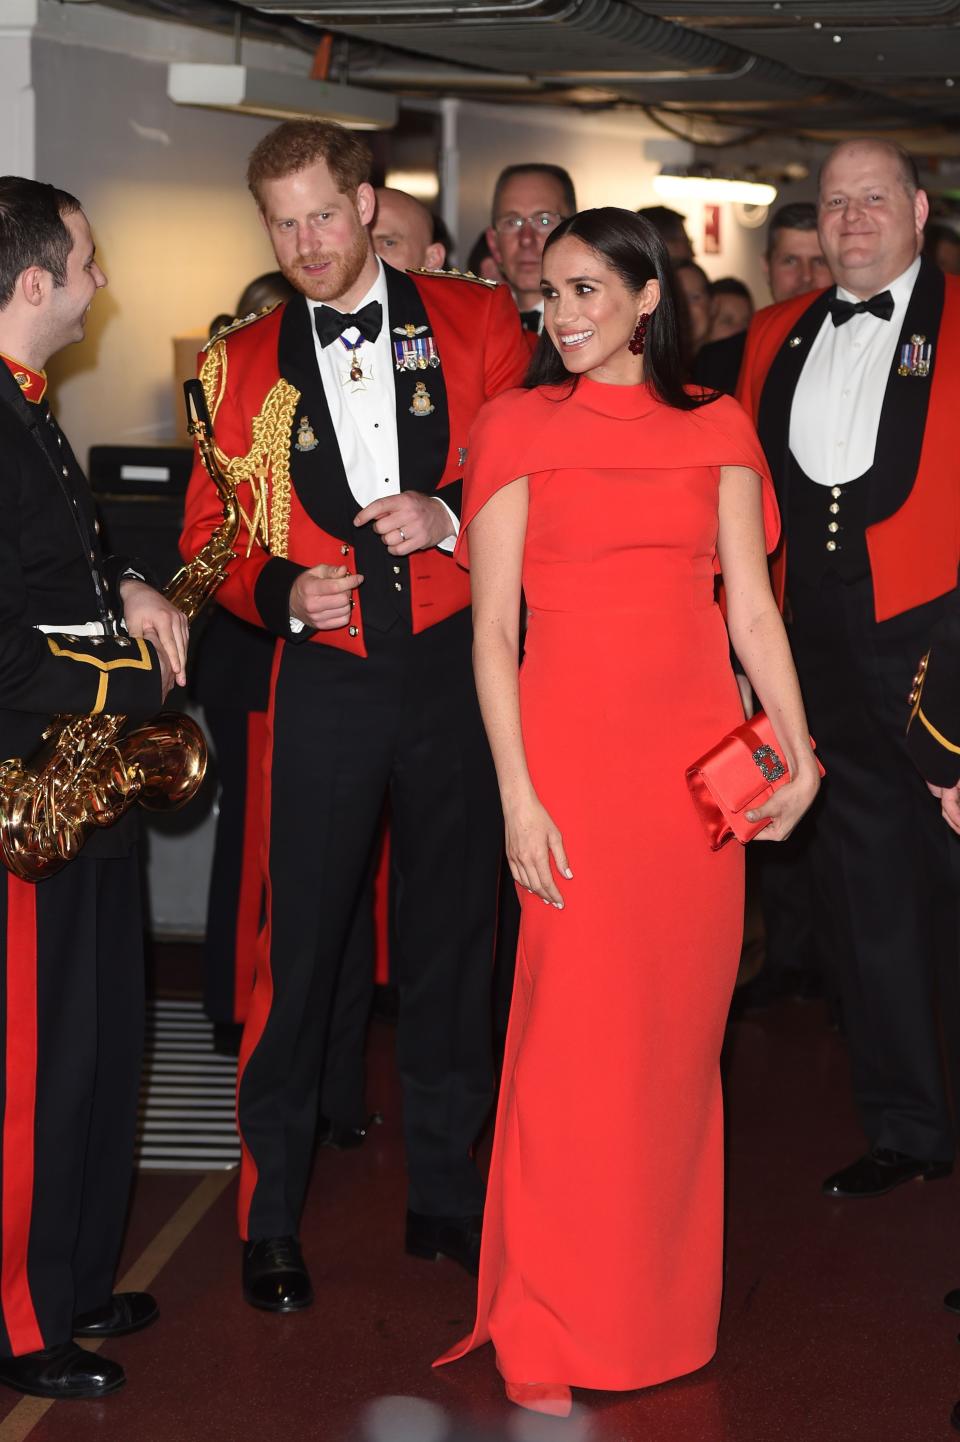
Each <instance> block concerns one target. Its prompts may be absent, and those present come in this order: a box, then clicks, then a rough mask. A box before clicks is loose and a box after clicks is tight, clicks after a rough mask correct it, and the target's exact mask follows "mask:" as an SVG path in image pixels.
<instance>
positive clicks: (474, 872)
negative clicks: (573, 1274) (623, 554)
mask: <svg viewBox="0 0 960 1442" xmlns="http://www.w3.org/2000/svg"><path fill="white" fill-rule="evenodd" d="M388 562H390V563H391V564H390V567H389V579H388V565H387V563H388ZM393 562H394V558H392V557H389V556H388V555H387V553H386V551H385V549H384V547H383V545H382V543H381V542H380V540H379V538H378V537H377V536H375V535H372V534H369V533H361V534H360V537H359V540H358V542H357V568H358V570H359V571H360V572H361V573H362V574H363V575H364V576H365V578H366V579H365V581H364V589H363V596H362V600H361V603H360V604H361V605H362V608H363V625H364V633H365V638H366V648H367V653H368V654H367V655H366V656H365V657H362V656H357V655H355V654H351V653H350V652H346V651H341V650H338V649H335V648H333V647H332V646H328V645H324V644H322V643H311V642H310V641H309V640H307V641H306V642H302V643H297V642H285V643H284V644H283V645H281V646H280V647H279V649H278V653H277V659H276V661H275V666H274V679H273V689H272V698H271V709H270V714H269V721H268V728H269V740H268V745H269V774H268V788H267V794H268V816H267V847H268V851H267V855H268V892H267V925H266V929H265V933H264V945H263V948H262V953H261V960H260V963H259V965H258V971H257V977H256V982H255V986H254V992H253V997H252V999H251V1005H250V1011H249V1015H248V1019H247V1025H246V1029H245V1033H244V1038H243V1044H242V1047H241V1053H240V1079H239V1085H238V1117H239V1125H240V1133H241V1140H242V1143H243V1159H242V1164H241V1184H240V1209H239V1210H240V1227H241V1232H242V1234H243V1235H244V1236H245V1237H247V1238H250V1239H255V1238H258V1237H266V1236H280V1235H287V1234H296V1232H297V1231H298V1227H299V1219H300V1212H301V1208H302V1205H303V1200H304V1197H305V1194H306V1189H307V1183H308V1179H309V1173H310V1166H311V1161H312V1157H313V1147H314V1131H315V1126H316V1117H317V1111H318V1093H319V1087H320V1079H321V1076H322V1074H323V1069H324V1059H325V1050H326V1048H327V1045H328V1040H329V1032H330V1026H331V1017H332V1015H333V1005H334V998H335V995H336V990H337V987H338V985H339V984H340V983H341V979H342V975H343V968H344V967H345V966H347V965H350V964H354V962H352V961H351V957H353V958H354V959H355V957H356V952H355V951H352V950H351V948H350V946H349V945H348V942H349V939H350V935H351V927H352V925H353V921H354V917H355V914H356V908H357V903H358V900H359V898H360V897H361V895H362V894H363V892H364V889H365V887H366V885H367V882H368V878H369V875H370V869H371V866H372V864H373V860H374V855H375V848H376V847H377V845H378V842H379V837H380V826H381V818H382V815H383V810H384V805H385V803H388V804H389V808H390V828H391V844H392V848H393V867H394V877H395V882H396V905H395V918H394V920H395V948H396V949H395V954H392V955H391V968H392V973H393V979H394V981H395V982H396V985H397V988H398V992H399V1024H398V1037H397V1054H398V1063H399V1070H400V1076H401V1083H402V1090H403V1124H404V1138H405V1144H406V1158H407V1171H408V1179H409V1195H408V1204H409V1206H410V1207H411V1208H412V1209H413V1210H414V1211H416V1212H420V1213H423V1214H426V1215H434V1216H468V1215H478V1214H479V1213H480V1212H481V1211H482V1208H483V1185H482V1181H481V1178H480V1175H479V1173H478V1171H477V1168H476V1165H475V1162H474V1159H473V1155H472V1148H473V1144H474V1142H475V1139H476V1137H477V1134H478V1132H479V1131H480V1129H481V1127H482V1125H483V1122H484V1120H485V1118H486V1116H487V1113H488V1111H489V1108H490V1104H491V1100H492V1089H493V1081H492V1062H491V1041H490V985H491V967H492V960H493V946H494V936H495V931H496V911H497V886H498V874H499V866H500V854H501V845H502V841H501V838H502V818H501V813H500V806H499V798H498V792H497V784H496V776H495V773H494V770H493V763H492V760H491V757H490V753H489V748H488V746H487V742H486V737H485V734H484V731H483V725H482V721H481V717H480V710H479V705H478V702H477V697H476V690H475V687H474V681H473V672H472V665H471V641H472V627H471V616H470V612H469V609H464V610H461V611H459V612H456V613H454V614H453V615H451V616H449V617H447V618H446V619H445V620H443V621H441V622H439V623H438V624H436V625H434V626H431V627H428V628H427V629H425V630H423V631H421V632H419V633H417V634H414V632H413V629H412V625H411V620H410V609H409V587H408V585H407V584H406V582H407V580H408V575H409V566H408V563H407V562H406V560H403V561H401V562H400V563H399V566H400V570H399V572H397V573H396V574H399V575H400V576H401V580H400V582H399V583H397V582H396V581H395V580H394V575H395V572H394V569H393V564H392V563H393ZM364 965H366V963H364Z"/></svg>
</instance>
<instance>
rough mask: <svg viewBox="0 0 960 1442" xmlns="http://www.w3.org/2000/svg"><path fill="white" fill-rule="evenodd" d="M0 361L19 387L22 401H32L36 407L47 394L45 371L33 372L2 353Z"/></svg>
mask: <svg viewBox="0 0 960 1442" xmlns="http://www.w3.org/2000/svg"><path fill="white" fill-rule="evenodd" d="M0 360H2V361H3V363H4V365H5V366H6V367H7V370H8V371H9V372H10V374H11V375H12V376H13V378H14V380H15V381H16V383H17V385H18V386H19V387H20V389H21V391H22V392H23V397H24V400H28V401H32V402H33V404H34V405H37V404H38V403H39V402H40V401H42V400H43V398H44V396H45V395H46V393H47V373H46V371H35V370H34V369H33V368H32V367H31V366H28V365H24V364H23V362H22V361H17V360H14V359H13V357H12V356H9V355H4V353H3V351H0Z"/></svg>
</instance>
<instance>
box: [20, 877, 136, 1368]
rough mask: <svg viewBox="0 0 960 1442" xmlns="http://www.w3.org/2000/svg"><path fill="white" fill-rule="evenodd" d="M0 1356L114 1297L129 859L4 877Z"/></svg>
mask: <svg viewBox="0 0 960 1442" xmlns="http://www.w3.org/2000/svg"><path fill="white" fill-rule="evenodd" d="M0 937H2V948H3V956H2V976H3V993H2V998H0V1005H2V1022H0V1048H2V1056H0V1105H2V1115H3V1119H4V1120H3V1131H2V1159H0V1195H2V1203H0V1206H2V1223H0V1248H2V1260H0V1313H2V1326H0V1352H2V1353H3V1354H4V1355H13V1356H21V1355H22V1354H23V1353H25V1352H33V1351H36V1350H38V1349H39V1348H42V1347H47V1346H52V1345H54V1344H56V1343H59V1342H64V1341H67V1340H68V1339H69V1337H70V1335H71V1332H72V1330H73V1318H74V1316H75V1315H77V1314H78V1313H80V1312H86V1311H89V1310H92V1309H93V1308H95V1307H100V1306H102V1305H103V1304H104V1303H105V1302H106V1301H107V1300H108V1299H109V1297H110V1294H111V1291H112V1289H113V1278H114V1272H115V1270H116V1265H117V1258H118V1255H119V1251H120V1242H121V1238H122V1235H123V1226H124V1220H125V1217H126V1212H127V1204H128V1199H129V1187H130V1171H131V1166H132V1161H133V1145H134V1133H135V1129H136V1121H137V1099H138V1093H139V1081H140V1061H141V1054H142V1050H143V1009H144V997H143V990H144V979H143V977H144V965H143V939H142V918H141V910H140V876H139V865H138V862H137V858H136V855H135V853H133V852H129V853H128V854H127V855H126V856H117V857H106V858H94V857H88V856H86V855H82V856H81V857H79V858H78V859H76V860H75V861H72V862H71V863H70V864H69V866H67V867H66V868H65V869H64V870H63V871H61V872H59V873H58V874H57V875H55V876H52V877H50V878H48V879H47V880H45V881H43V882H40V883H37V884H33V883H30V882H25V881H20V880H19V879H18V878H16V877H14V876H11V875H10V874H8V873H6V872H4V873H2V875H0Z"/></svg>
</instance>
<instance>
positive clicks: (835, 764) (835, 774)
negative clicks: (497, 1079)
mask: <svg viewBox="0 0 960 1442" xmlns="http://www.w3.org/2000/svg"><path fill="white" fill-rule="evenodd" d="M870 479H871V478H870V474H869V473H868V474H866V475H864V476H861V477H859V478H857V479H856V480H854V481H851V482H849V483H848V484H846V485H844V486H843V487H842V488H841V489H840V495H839V497H836V498H835V497H833V496H832V495H831V491H830V488H828V487H825V486H822V485H815V484H814V483H813V482H812V481H811V480H810V479H809V478H808V477H807V476H805V475H804V473H803V472H802V470H801V469H800V467H799V465H798V464H797V462H796V460H795V459H794V458H793V457H792V456H791V457H790V459H789V473H788V477H787V480H788V484H787V487H786V497H785V507H784V509H785V521H786V526H787V533H788V536H789V545H788V548H787V597H788V601H789V610H790V614H791V617H792V620H791V625H790V641H791V645H792V648H793V654H794V659H795V661H796V666H797V672H798V675H799V677H800V685H801V688H802V691H803V698H804V702H805V705H806V708H807V717H808V720H809V724H810V729H811V732H812V734H813V735H814V737H815V738H816V741H817V747H818V751H819V754H820V757H821V760H822V761H823V764H824V766H825V767H826V771H827V778H828V779H827V781H826V782H825V784H824V787H823V789H822V792H821V795H820V797H819V798H818V802H817V805H816V807H815V809H814V812H813V814H812V817H811V821H810V822H809V823H808V824H809V825H810V826H811V831H812V836H811V841H812V845H811V847H810V855H811V862H812V866H813V875H814V885H815V894H816V897H817V900H818V902H819V905H818V906H817V908H816V914H815V923H816V927H817V930H818V932H819V933H820V935H819V938H818V939H819V940H820V941H821V947H822V951H823V954H824V957H825V959H826V960H827V962H828V964H829V965H830V966H831V967H832V968H833V970H834V972H835V977H836V982H837V986H838V991H839V999H840V1005H841V1011H842V1019H843V1026H844V1032H845V1036H846V1041H847V1046H848V1050H849V1054H850V1062H851V1071H852V1080H853V1090H854V1097H855V1100H856V1102H857V1106H858V1110H859V1113H860V1118H861V1122H862V1124H863V1127H864V1130H865V1132H866V1135H867V1138H868V1140H869V1142H870V1144H871V1145H872V1146H877V1147H889V1148H891V1149H892V1150H894V1151H898V1152H903V1153H906V1154H907V1155H908V1156H912V1157H917V1158H920V1159H924V1160H939V1161H949V1160H950V1159H951V1158H952V1156H953V1151H954V1124H953V1120H952V1117H951V1111H950V1105H949V1101H948V1093H947V1087H946V1084H945V1078H944V1068H943V1062H942V1057H941V1035H940V1015H941V1010H942V1002H943V1000H944V999H945V1000H946V1001H947V1014H949V1011H950V1009H951V1005H952V1003H953V1002H954V1000H955V988H956V977H955V973H956V953H957V920H958V907H957V889H956V887H957V872H956V864H957V860H958V858H957V855H956V851H957V847H956V839H955V837H954V836H953V834H952V833H951V832H950V830H949V828H948V827H947V826H945V825H944V823H943V821H942V819H941V817H940V812H939V807H938V806H937V804H936V803H935V802H934V801H933V799H932V797H931V796H930V793H929V791H928V790H927V787H926V784H925V783H924V781H923V779H922V777H921V775H920V773H919V772H918V771H917V769H916V768H915V766H914V765H913V763H912V761H911V759H910V756H909V753H908V749H907V740H906V723H907V717H908V714H909V711H908V705H907V696H908V694H909V692H910V687H911V684H912V678H913V675H914V673H915V671H916V665H917V659H918V657H919V656H920V655H921V654H922V653H923V650H924V649H925V646H926V645H927V643H928V639H929V637H930V635H931V633H932V632H933V631H934V630H935V629H936V626H937V623H938V622H939V620H940V618H941V616H942V614H943V611H944V607H945V605H946V603H947V598H945V597H940V598H938V599H936V600H933V601H930V602H927V603H926V604H924V605H920V606H916V607H912V608H911V609H910V610H908V611H904V612H902V613H901V614H899V615H897V616H893V617H891V618H889V619H887V620H884V621H877V620H876V617H875V606H874V587H873V581H872V578H871V574H870V564H869V557H868V552H867V545H866V508H867V505H868V500H869V495H870ZM831 505H835V506H836V507H838V509H837V510H834V511H831V510H830V506H831ZM831 525H835V526H836V527H837V529H836V530H834V531H831V530H828V526H831ZM828 543H830V546H831V548H830V549H829V550H828V549H827V545H828ZM938 999H939V1001H940V1003H941V1005H938Z"/></svg>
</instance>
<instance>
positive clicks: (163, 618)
mask: <svg viewBox="0 0 960 1442" xmlns="http://www.w3.org/2000/svg"><path fill="white" fill-rule="evenodd" d="M120 600H121V602H122V603H123V619H124V622H125V624H126V627H127V631H128V632H129V634H130V635H131V636H142V637H143V639H144V640H145V641H152V642H153V644H154V646H155V647H156V649H157V651H158V652H159V653H160V663H161V680H162V681H163V684H164V687H165V689H164V693H163V694H164V698H166V695H167V691H169V690H170V683H169V682H168V680H167V678H166V677H164V675H163V662H164V660H166V663H167V666H168V667H169V668H170V673H171V676H172V678H173V680H174V681H176V683H177V685H178V686H185V685H186V684H187V642H188V641H189V639H190V624H189V622H188V621H187V618H186V616H185V615H184V614H183V612H182V611H178V610H177V608H176V606H171V604H170V602H169V601H168V600H167V599H166V597H165V596H161V594H160V592H159V591H155V590H154V589H153V587H152V586H148V585H147V583H146V582H145V581H132V580H129V579H127V580H126V581H121V582H120Z"/></svg>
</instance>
